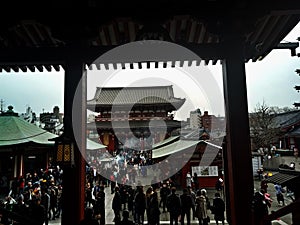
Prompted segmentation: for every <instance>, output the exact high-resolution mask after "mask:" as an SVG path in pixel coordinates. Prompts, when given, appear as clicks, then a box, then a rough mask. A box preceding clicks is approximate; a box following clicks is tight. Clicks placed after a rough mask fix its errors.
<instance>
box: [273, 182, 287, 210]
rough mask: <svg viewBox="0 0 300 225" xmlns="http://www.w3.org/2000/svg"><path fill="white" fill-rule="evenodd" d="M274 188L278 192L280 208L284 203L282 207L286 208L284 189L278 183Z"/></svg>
mask: <svg viewBox="0 0 300 225" xmlns="http://www.w3.org/2000/svg"><path fill="white" fill-rule="evenodd" d="M274 188H275V191H276V197H277V202H278V205H279V206H280V205H281V204H280V203H281V202H282V205H283V206H284V205H285V203H284V197H283V192H285V191H284V189H283V188H282V186H281V185H280V184H278V183H276V184H275V185H274Z"/></svg>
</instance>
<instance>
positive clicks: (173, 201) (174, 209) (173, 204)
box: [167, 187, 181, 225]
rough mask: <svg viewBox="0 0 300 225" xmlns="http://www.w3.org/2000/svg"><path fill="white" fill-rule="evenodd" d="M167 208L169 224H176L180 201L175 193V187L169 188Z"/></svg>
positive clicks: (179, 211)
mask: <svg viewBox="0 0 300 225" xmlns="http://www.w3.org/2000/svg"><path fill="white" fill-rule="evenodd" d="M167 209H168V211H169V213H170V225H173V222H175V225H178V217H179V215H180V213H181V201H180V198H179V196H178V195H177V194H176V187H172V188H171V194H170V195H169V196H168V197H167Z"/></svg>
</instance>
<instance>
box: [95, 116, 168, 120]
mask: <svg viewBox="0 0 300 225" xmlns="http://www.w3.org/2000/svg"><path fill="white" fill-rule="evenodd" d="M173 119H174V117H173V116H172V115H171V116H164V117H156V116H138V117H112V118H111V117H96V118H95V122H112V121H148V120H173Z"/></svg>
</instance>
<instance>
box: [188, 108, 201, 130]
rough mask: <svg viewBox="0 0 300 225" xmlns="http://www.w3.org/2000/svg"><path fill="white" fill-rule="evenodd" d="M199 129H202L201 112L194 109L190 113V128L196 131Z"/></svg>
mask: <svg viewBox="0 0 300 225" xmlns="http://www.w3.org/2000/svg"><path fill="white" fill-rule="evenodd" d="M200 127H202V121H201V111H200V109H196V110H195V111H191V112H190V128H191V129H197V128H200Z"/></svg>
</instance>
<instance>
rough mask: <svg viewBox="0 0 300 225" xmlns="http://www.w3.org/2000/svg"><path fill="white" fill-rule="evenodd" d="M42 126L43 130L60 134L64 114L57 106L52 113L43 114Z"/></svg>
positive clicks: (41, 116) (41, 117) (41, 115)
mask: <svg viewBox="0 0 300 225" xmlns="http://www.w3.org/2000/svg"><path fill="white" fill-rule="evenodd" d="M40 124H41V126H42V128H43V129H45V130H47V131H49V132H51V133H55V134H58V133H59V129H60V128H62V125H63V113H60V112H59V107H58V106H55V107H54V108H53V112H52V113H49V112H47V113H41V114H40Z"/></svg>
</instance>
